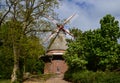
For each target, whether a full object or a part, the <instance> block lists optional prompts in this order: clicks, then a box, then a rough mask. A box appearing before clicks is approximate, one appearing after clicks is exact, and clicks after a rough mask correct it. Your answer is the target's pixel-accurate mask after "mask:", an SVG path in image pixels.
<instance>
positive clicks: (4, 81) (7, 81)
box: [0, 79, 10, 83]
mask: <svg viewBox="0 0 120 83" xmlns="http://www.w3.org/2000/svg"><path fill="white" fill-rule="evenodd" d="M0 83H10V80H1V79H0Z"/></svg>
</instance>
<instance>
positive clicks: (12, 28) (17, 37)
mask: <svg viewBox="0 0 120 83" xmlns="http://www.w3.org/2000/svg"><path fill="white" fill-rule="evenodd" d="M3 3H4V4H5V5H6V6H5V8H4V9H5V10H6V11H5V13H3V11H2V10H0V13H1V19H0V34H1V36H2V37H1V38H0V43H1V41H2V45H3V47H6V48H8V49H9V50H12V51H10V54H11V55H13V56H10V57H12V58H13V59H12V60H13V62H14V63H13V65H14V66H13V72H12V75H11V82H15V81H18V82H22V77H23V70H25V68H26V67H25V66H26V64H28V63H26V61H27V59H29V58H34V61H33V62H34V65H35V62H38V56H40V55H41V54H43V53H44V50H43V49H44V48H43V46H42V45H41V44H40V41H39V39H38V38H37V37H36V31H39V29H40V28H42V24H43V23H42V22H41V20H43V21H44V19H42V18H43V17H44V15H50V14H54V11H53V8H54V7H56V6H57V4H58V1H57V0H15V1H13V0H4V1H3ZM38 21H40V22H41V26H39V27H36V24H37V22H38ZM44 25H45V24H44ZM2 55H4V54H2ZM7 57H8V56H7ZM28 57H29V58H28ZM32 65H33V64H32ZM37 65H41V63H39V62H38V63H37ZM34 69H35V68H34Z"/></svg>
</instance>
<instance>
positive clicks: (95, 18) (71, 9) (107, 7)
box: [55, 0, 120, 31]
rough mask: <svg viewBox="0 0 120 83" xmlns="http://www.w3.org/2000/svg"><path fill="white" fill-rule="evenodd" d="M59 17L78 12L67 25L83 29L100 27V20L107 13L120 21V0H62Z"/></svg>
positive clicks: (57, 10)
mask: <svg viewBox="0 0 120 83" xmlns="http://www.w3.org/2000/svg"><path fill="white" fill-rule="evenodd" d="M59 5H60V6H59V8H58V9H55V11H56V12H57V13H59V18H60V19H61V20H62V19H65V18H67V17H69V16H70V15H72V14H73V13H76V16H75V17H74V18H73V19H72V20H71V22H70V23H69V24H68V25H67V26H69V27H76V28H79V29H81V30H82V31H86V30H89V29H92V30H93V29H96V28H99V27H100V24H99V21H100V19H101V18H103V16H105V15H106V14H111V15H112V16H114V17H115V18H116V20H118V21H119V22H120V0H60V4H59Z"/></svg>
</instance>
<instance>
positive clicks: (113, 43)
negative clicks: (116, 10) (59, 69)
mask: <svg viewBox="0 0 120 83" xmlns="http://www.w3.org/2000/svg"><path fill="white" fill-rule="evenodd" d="M100 23H101V28H99V29H96V30H93V31H91V30H89V31H86V32H84V33H82V34H78V35H79V37H77V38H76V40H75V41H73V42H70V43H69V44H68V47H69V48H68V49H67V52H66V55H65V59H66V61H67V63H68V65H69V66H70V68H71V67H72V68H73V69H75V68H76V69H81V67H82V68H87V69H88V70H92V71H97V70H103V71H105V70H111V71H112V70H114V69H116V68H117V67H118V65H119V57H120V54H119V53H120V50H119V48H120V45H119V43H118V42H117V40H118V38H119V33H120V30H119V24H118V21H116V20H115V19H114V17H113V16H111V15H106V16H105V17H103V19H101V21H100ZM73 65H75V66H73ZM75 71H76V70H75Z"/></svg>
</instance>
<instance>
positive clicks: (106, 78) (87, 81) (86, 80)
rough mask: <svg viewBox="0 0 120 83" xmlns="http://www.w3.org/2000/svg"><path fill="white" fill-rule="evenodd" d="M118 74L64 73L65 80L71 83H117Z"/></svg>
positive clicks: (98, 72)
mask: <svg viewBox="0 0 120 83" xmlns="http://www.w3.org/2000/svg"><path fill="white" fill-rule="evenodd" d="M119 78H120V74H119V73H116V72H102V71H97V72H93V71H87V70H86V71H77V72H66V73H65V79H66V80H69V81H72V82H73V83H119V82H120V79H119Z"/></svg>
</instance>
